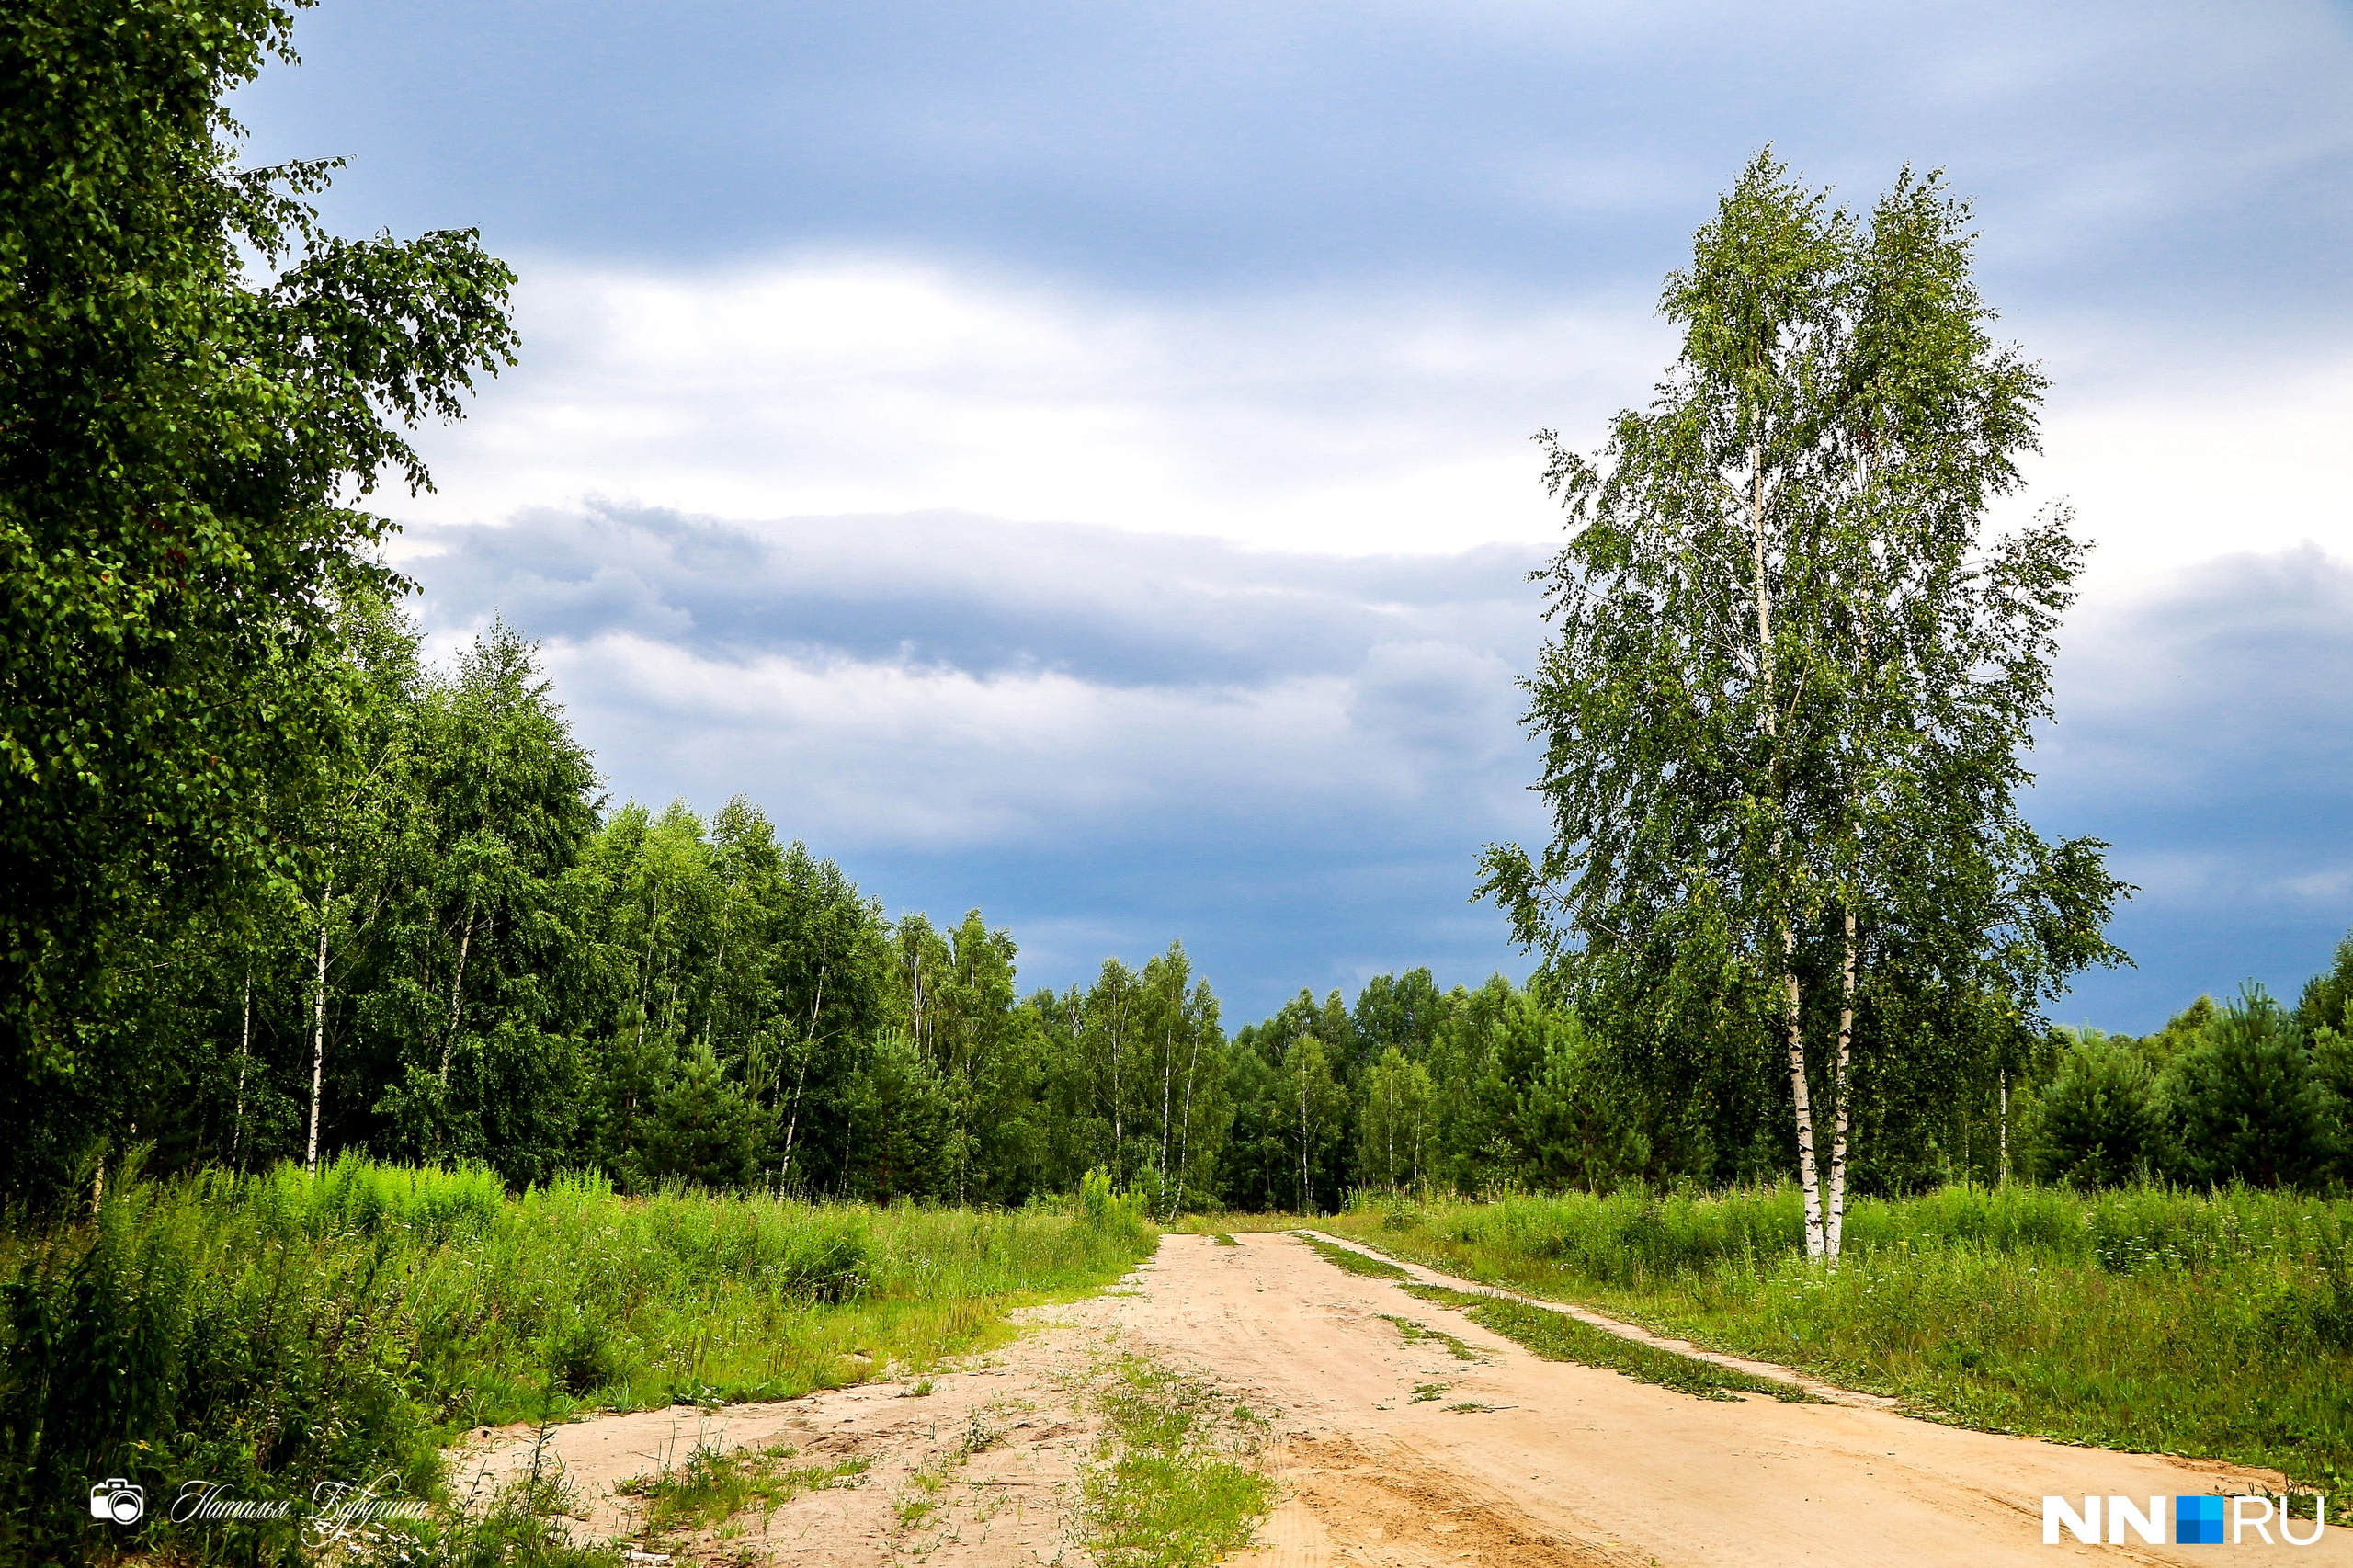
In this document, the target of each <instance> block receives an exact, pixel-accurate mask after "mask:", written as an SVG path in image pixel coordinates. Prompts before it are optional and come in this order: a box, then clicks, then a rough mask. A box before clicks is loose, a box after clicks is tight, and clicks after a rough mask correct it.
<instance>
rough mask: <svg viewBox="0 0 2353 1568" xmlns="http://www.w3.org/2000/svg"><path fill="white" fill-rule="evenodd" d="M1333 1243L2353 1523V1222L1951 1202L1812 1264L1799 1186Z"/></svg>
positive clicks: (1388, 1222) (2223, 1211)
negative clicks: (2272, 1485) (2241, 1469)
mask: <svg viewBox="0 0 2353 1568" xmlns="http://www.w3.org/2000/svg"><path fill="white" fill-rule="evenodd" d="M1324 1225H1325V1228H1327V1229H1331V1230H1333V1231H1335V1232H1336V1233H1343V1234H1346V1235H1348V1236H1349V1237H1350V1238H1351V1239H1355V1240H1360V1241H1361V1242H1363V1243H1365V1244H1370V1245H1373V1246H1377V1247H1379V1248H1380V1249H1381V1250H1382V1251H1384V1252H1388V1253H1391V1254H1393V1255H1395V1256H1399V1257H1402V1258H1405V1259H1409V1260H1411V1261H1413V1262H1415V1263H1420V1264H1423V1265H1425V1266H1427V1267H1434V1268H1439V1269H1444V1270H1446V1271H1447V1272H1449V1273H1451V1274H1455V1275H1458V1276H1461V1277H1463V1278H1471V1279H1475V1280H1478V1281H1481V1282H1482V1283H1486V1284H1494V1285H1500V1286H1505V1287H1507V1288H1509V1289H1511V1290H1518V1291H1520V1292H1522V1293H1524V1294H1527V1295H1530V1296H1535V1297H1540V1298H1546V1299H1551V1300H1556V1301H1574V1302H1578V1303H1582V1304H1585V1305H1589V1306H1592V1307H1595V1308H1597V1309H1598V1310H1600V1311H1603V1312H1608V1313H1609V1314H1610V1315H1612V1316H1615V1317H1620V1318H1624V1319H1626V1320H1628V1321H1630V1322H1634V1323H1639V1324H1643V1325H1644V1326H1646V1327H1649V1328H1652V1329H1654V1330H1657V1331H1660V1332H1663V1333H1668V1334H1673V1335H1679V1336H1682V1337H1686V1338H1688V1339H1691V1340H1693V1341H1694V1342H1696V1343H1698V1344H1701V1345H1705V1346H1709V1347H1711V1348H1712V1349H1718V1350H1723V1351H1728V1352H1731V1353H1733V1354H1735V1355H1741V1356H1746V1357H1751V1358H1756V1359H1759V1360H1768V1361H1773V1362H1778V1363H1780V1364H1782V1365H1785V1366H1790V1367H1795V1368H1798V1369H1801V1370H1802V1371H1805V1372H1808V1373H1810V1374H1812V1375H1813V1376H1815V1377H1818V1378H1821V1379H1822V1380H1824V1381H1827V1382H1832V1383H1836V1384H1840V1385H1843V1386H1846V1387H1850V1388H1858V1389H1864V1390H1869V1391H1871V1392H1879V1393H1883V1394H1888V1395H1892V1396H1894V1397H1896V1398H1899V1399H1902V1400H1904V1401H1905V1402H1907V1403H1909V1404H1911V1405H1912V1406H1913V1407H1914V1408H1915V1409H1917V1410H1920V1411H1922V1412H1925V1413H1933V1414H1935V1415H1937V1416H1938V1418H1940V1419H1946V1420H1950V1421H1953V1422H1956V1423H1959V1424H1961V1425H1966V1426H1978V1427H1983V1428H1986V1429H1989V1430H1996V1431H2015V1432H2023V1433H2031V1434H2034V1435H2037V1436H2040V1437H2052V1438H2057V1439H2060V1440H2062V1441H2067V1442H2075V1443H2084V1444H2090V1445H2095V1446H2098V1447H2103V1448H2114V1449H2130V1450H2136V1451H2142V1452H2162V1453H2175V1454H2184V1455H2190V1456H2194V1457H2199V1458H2205V1459H2217V1460H2232V1461H2235V1462H2239V1463H2245V1464H2250V1465H2258V1466H2264V1467H2268V1468H2276V1469H2279V1470H2280V1471H2285V1472H2286V1473H2287V1475H2288V1476H2289V1477H2290V1482H2291V1483H2292V1485H2293V1486H2294V1487H2295V1488H2296V1489H2297V1490H2300V1491H2301V1490H2307V1489H2310V1490H2317V1491H2323V1492H2325V1493H2327V1494H2329V1501H2330V1504H2331V1512H2332V1513H2342V1512H2343V1511H2344V1510H2345V1509H2346V1508H2347V1506H2353V1393H2348V1392H2347V1391H2348V1390H2353V1202H2349V1201H2347V1200H2346V1199H2321V1198H2308V1197H2297V1196H2293V1195H2288V1194H2280V1193H2269V1192H2257V1191H2248V1190H2243V1189H2234V1190H2230V1191H2223V1192H2217V1193H2211V1194H2208V1193H2190V1192H2182V1191H2175V1190H2168V1189H2164V1188H2149V1187H2143V1188H2128V1189H2122V1190H2118V1191H2113V1192H2108V1193H2103V1194H2098V1195H2093V1196H2086V1195H2080V1194H2075V1193H2071V1192H2065V1191H2058V1190H2052V1189H2045V1188H2037V1187H2003V1188H1996V1189H1992V1190H1988V1189H1985V1188H1978V1187H1949V1188H1945V1189H1943V1190H1941V1191H1938V1192H1936V1193H1932V1194H1928V1195H1926V1196H1923V1197H1918V1198H1911V1199H1890V1200H1881V1199H1860V1200H1858V1201H1856V1202H1855V1203H1854V1204H1853V1205H1852V1206H1851V1208H1850V1210H1849V1211H1848V1215H1847V1256H1846V1257H1845V1258H1844V1259H1843V1260H1842V1261H1841V1262H1840V1264H1839V1266H1838V1267H1836V1268H1835V1269H1832V1268H1827V1267H1823V1266H1821V1265H1819V1264H1816V1263H1812V1262H1809V1261H1808V1260H1807V1259H1806V1258H1805V1256H1803V1252H1802V1244H1801V1243H1802V1211H1801V1208H1800V1202H1799V1196H1798V1194H1797V1192H1796V1191H1795V1190H1794V1189H1793V1188H1790V1187H1775V1188H1766V1189H1760V1190H1754V1191H1736V1192H1731V1193H1724V1194H1718V1195H1713V1196H1700V1195H1675V1196H1666V1197H1658V1196H1651V1195H1645V1194H1642V1193H1638V1192H1623V1193H1620V1194H1616V1195H1613V1196H1610V1197H1608V1198H1597V1197H1591V1196H1586V1195H1582V1194H1570V1195H1565V1196H1563V1197H1559V1198H1513V1199H1505V1200H1503V1201H1500V1202H1495V1203H1487V1204H1471V1203H1439V1202H1432V1203H1429V1204H1427V1205H1425V1206H1423V1207H1421V1208H1419V1209H1413V1210H1407V1209H1404V1208H1402V1207H1383V1208H1367V1209H1365V1210H1361V1211H1358V1212H1355V1213H1351V1214H1348V1215H1345V1216H1338V1217H1336V1218H1334V1219H1332V1220H1329V1221H1324Z"/></svg>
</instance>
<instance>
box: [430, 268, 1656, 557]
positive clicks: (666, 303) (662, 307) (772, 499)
mask: <svg viewBox="0 0 2353 1568" xmlns="http://www.w3.org/2000/svg"><path fill="white" fill-rule="evenodd" d="M527 278H528V280H527V282H526V284H525V285H524V288H523V290H522V291H521V293H520V296H519V312H518V313H519V320H520V325H521V329H522V332H523V335H524V343H525V362H524V365H523V367H522V368H521V369H519V370H517V371H515V372H511V373H510V375H509V377H508V379H507V380H506V381H505V382H502V383H498V384H495V385H492V386H489V387H486V388H485V390H484V392H483V396H482V398H481V399H480V401H479V403H478V405H477V407H476V410H475V413H474V415H473V417H472V419H471V420H470V421H469V422H468V423H467V424H465V425H463V426H459V427H458V428H456V429H454V430H451V431H448V432H436V433H434V434H432V435H431V436H429V437H428V438H427V441H426V446H427V448H428V450H429V453H430V455H431V457H432V460H433V462H434V468H435V472H436V477H437V479H438V482H439V484H440V494H439V495H438V497H431V498H427V499H426V500H424V501H422V502H419V503H417V504H415V505H414V506H410V507H407V508H405V510H406V511H407V513H408V514H409V515H412V516H415V517H423V518H431V519H437V520H475V519H482V518H487V517H502V516H505V515H506V514H508V513H510V512H512V511H515V510H517V509H519V508H521V507H524V506H540V505H554V504H561V503H564V502H567V501H571V500H575V499H577V498H579V497H583V496H592V495H593V496H609V497H615V498H620V499H625V500H642V501H644V502H647V503H650V504H654V505H658V506H675V507H678V508H681V509H683V510H687V511H696V512H707V513H716V514H720V515H726V516H737V517H745V516H769V517H772V516H777V515H780V514H796V513H797V514H803V515H807V514H824V513H856V512H904V511H914V510H921V509H925V508H932V507H944V506H953V507H959V508H966V509H970V510H974V511H982V512H988V513H993V514H995V515H997V516H1000V517H1036V518H1053V519H1069V520H1074V521H1083V522H1093V523H1103V524H1109V525H1112V526H1115V527H1120V528H1132V529H1138V530H1143V531H1174V532H1185V533H1210V534H1216V535H1220V536H1222V537H1225V538H1229V539H1237V540H1248V541H1250V542H1252V543H1256V544H1260V545H1268V546H1276V547H1290V548H1307V549H1320V550H1336V551H1347V552H1360V551H1382V550H1400V549H1421V550H1428V549H1459V548H1461V547H1462V546H1466V545H1470V544H1475V543H1478V542H1481V541H1483V540H1494V539H1531V538H1548V537H1551V536H1552V534H1554V533H1555V532H1556V531H1557V524H1556V522H1555V520H1554V514H1553V513H1552V509H1551V508H1550V506H1549V505H1548V504H1547V503H1546V502H1545V500H1544V498H1543V496H1542V494H1540V490H1539V488H1538V485H1537V483H1536V471H1535V467H1534V464H1533V461H1532V459H1531V452H1530V449H1529V446H1528V441H1527V437H1528V436H1529V433H1530V432H1531V431H1533V430H1534V429H1536V428H1537V427H1538V426H1540V425H1542V424H1545V423H1548V422H1560V421H1563V420H1564V419H1574V418H1575V417H1577V416H1580V415H1583V416H1584V417H1586V422H1587V423H1592V422H1594V421H1597V419H1598V418H1599V417H1601V416H1602V415H1605V414H1606V413H1607V412H1608V406H1609V405H1610V402H1611V400H1613V399H1617V398H1620V397H1621V396H1622V395H1624V393H1625V392H1627V391H1629V390H1631V391H1634V392H1639V391H1640V390H1641V389H1642V388H1643V387H1644V386H1646V385H1647V384H1648V382H1649V379H1650V377H1651V376H1652V374H1653V373H1654V369H1655V368H1656V366H1657V363H1658V361H1659V359H1660V356H1661V352H1662V347H1663V345H1664V344H1665V337H1664V335H1662V334H1661V333H1660V332H1659V331H1657V330H1656V329H1655V328H1654V325H1653V324H1650V323H1648V322H1647V321H1646V320H1645V319H1644V317H1643V313H1642V312H1641V311H1640V310H1639V309H1635V310H1627V309H1623V308H1610V307H1605V306H1596V307H1592V308H1587V309H1582V310H1555V311H1551V312H1535V311H1531V312H1513V311H1508V310H1504V309H1501V308H1491V309H1489V310H1487V311H1485V312H1480V311H1477V310H1466V309H1455V308H1450V307H1442V306H1432V305H1431V304H1430V303H1429V302H1428V301H1427V300H1426V299H1424V298H1421V297H1419V296H1411V297H1408V296H1390V295H1382V294H1379V293H1372V292H1367V291H1365V290H1347V291H1342V292H1338V293H1336V294H1334V295H1331V296H1326V297H1302V298H1292V299H1280V300H1261V301H1247V302H1243V303H1231V302H1228V303H1221V304H1200V305H1191V306H1188V305H1182V304H1179V305H1173V306H1160V307H1156V308H1154V309H1151V310H1145V309H1143V308H1142V307H1139V306H1135V305H1132V304H1126V303H1120V302H1117V301H1103V300H1087V299H1085V298H1083V297H1077V296H1074V295H1071V294H1068V293H1056V294H1049V293H1047V292H1044V291H1042V290H1034V289H1021V288H1016V287H1009V286H1003V285H998V284H992V283H987V282H983V281H980V280H976V279H973V278H961V277H955V276H951V275H949V274H947V273H943V272H939V271H936V270H926V269H924V268H919V267H911V266H907V265H904V264H899V263H892V262H868V261H854V260H820V261H806V262H800V263H792V264H784V265H779V266H777V267H770V268H767V269H763V270H756V271H748V272H744V273H739V274H734V275H730V276H724V277H712V278H663V277H655V276H651V275H636V274H622V273H600V272H585V271H579V270H571V269H565V268H563V267H546V268H529V269H527Z"/></svg>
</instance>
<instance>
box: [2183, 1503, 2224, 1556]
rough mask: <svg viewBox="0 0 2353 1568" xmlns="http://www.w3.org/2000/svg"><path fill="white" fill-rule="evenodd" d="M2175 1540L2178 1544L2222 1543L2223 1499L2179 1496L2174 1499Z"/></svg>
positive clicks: (2218, 1544)
mask: <svg viewBox="0 0 2353 1568" xmlns="http://www.w3.org/2000/svg"><path fill="white" fill-rule="evenodd" d="M2173 1540H2174V1544H2175V1545H2176V1546H2220V1545H2222V1499H2221V1498H2220V1497H2177V1498H2175V1499H2174V1500H2173Z"/></svg>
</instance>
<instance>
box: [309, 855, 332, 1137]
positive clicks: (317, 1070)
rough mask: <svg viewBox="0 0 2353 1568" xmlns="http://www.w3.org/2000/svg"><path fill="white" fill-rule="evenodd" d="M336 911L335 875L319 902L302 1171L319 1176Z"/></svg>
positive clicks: (330, 873) (330, 874) (329, 875)
mask: <svg viewBox="0 0 2353 1568" xmlns="http://www.w3.org/2000/svg"><path fill="white" fill-rule="evenodd" d="M334 908H335V873H334V872H333V871H329V872H328V873H327V886H326V892H325V894H324V896H323V897H322V898H321V899H320V900H319V977H318V984H317V987H316V989H315V990H313V993H312V996H311V1136H310V1140H309V1142H308V1143H307V1144H306V1146H305V1147H304V1149H303V1152H302V1168H303V1169H304V1170H306V1171H308V1172H310V1173H311V1174H312V1175H313V1176H316V1175H318V1174H319V1083H320V1080H321V1079H322V1078H323V1077H324V1074H325V1070H326V1061H327V915H328V912H329V911H331V910H333V909H334Z"/></svg>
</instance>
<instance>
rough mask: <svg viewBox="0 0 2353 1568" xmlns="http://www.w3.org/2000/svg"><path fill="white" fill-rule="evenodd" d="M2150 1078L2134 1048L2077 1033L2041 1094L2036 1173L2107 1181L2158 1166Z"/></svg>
mask: <svg viewBox="0 0 2353 1568" xmlns="http://www.w3.org/2000/svg"><path fill="white" fill-rule="evenodd" d="M2153 1087H2154V1078H2153V1077H2152V1075H2151V1074H2150V1072H2149V1066H2148V1063H2147V1062H2146V1061H2144V1060H2143V1058H2142V1056H2141V1054H2140V1052H2138V1051H2134V1050H2132V1049H2131V1048H2130V1047H2129V1046H2118V1045H2114V1044H2111V1043H2109V1042H2107V1041H2104V1040H2088V1039H2087V1040H2081V1041H2079V1042H2078V1043H2077V1044H2076V1045H2075V1048H2074V1049H2073V1050H2071V1051H2069V1052H2068V1053H2067V1055H2066V1058H2065V1059H2064V1061H2063V1063H2062V1065H2061V1066H2060V1069H2059V1075H2058V1076H2057V1077H2056V1078H2054V1079H2053V1080H2052V1082H2051V1084H2050V1085H2048V1086H2047V1087H2045V1088H2044V1089H2043V1090H2042V1093H2041V1096H2040V1105H2039V1112H2040V1138H2039V1140H2038V1146H2037V1149H2036V1153H2035V1161H2034V1163H2035V1166H2036V1172H2037V1174H2038V1175H2040V1176H2041V1177H2042V1178H2043V1179H2044V1180H2046V1181H2057V1182H2063V1183H2066V1184H2067V1185H2069V1186H2072V1187H2114V1186H2118V1185H2120V1184H2121V1183H2123V1182H2127V1181H2130V1180H2132V1179H2134V1178H2135V1177H2136V1176H2138V1177H2145V1176H2148V1175H2149V1174H2150V1173H2151V1172H2152V1171H2153V1170H2154V1169H2158V1168H2161V1165H2162V1160H2161V1157H2160V1155H2161V1151H2160V1148H2159V1128H2158V1122H2157V1116H2156V1108H2155V1105H2154V1095H2153Z"/></svg>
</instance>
